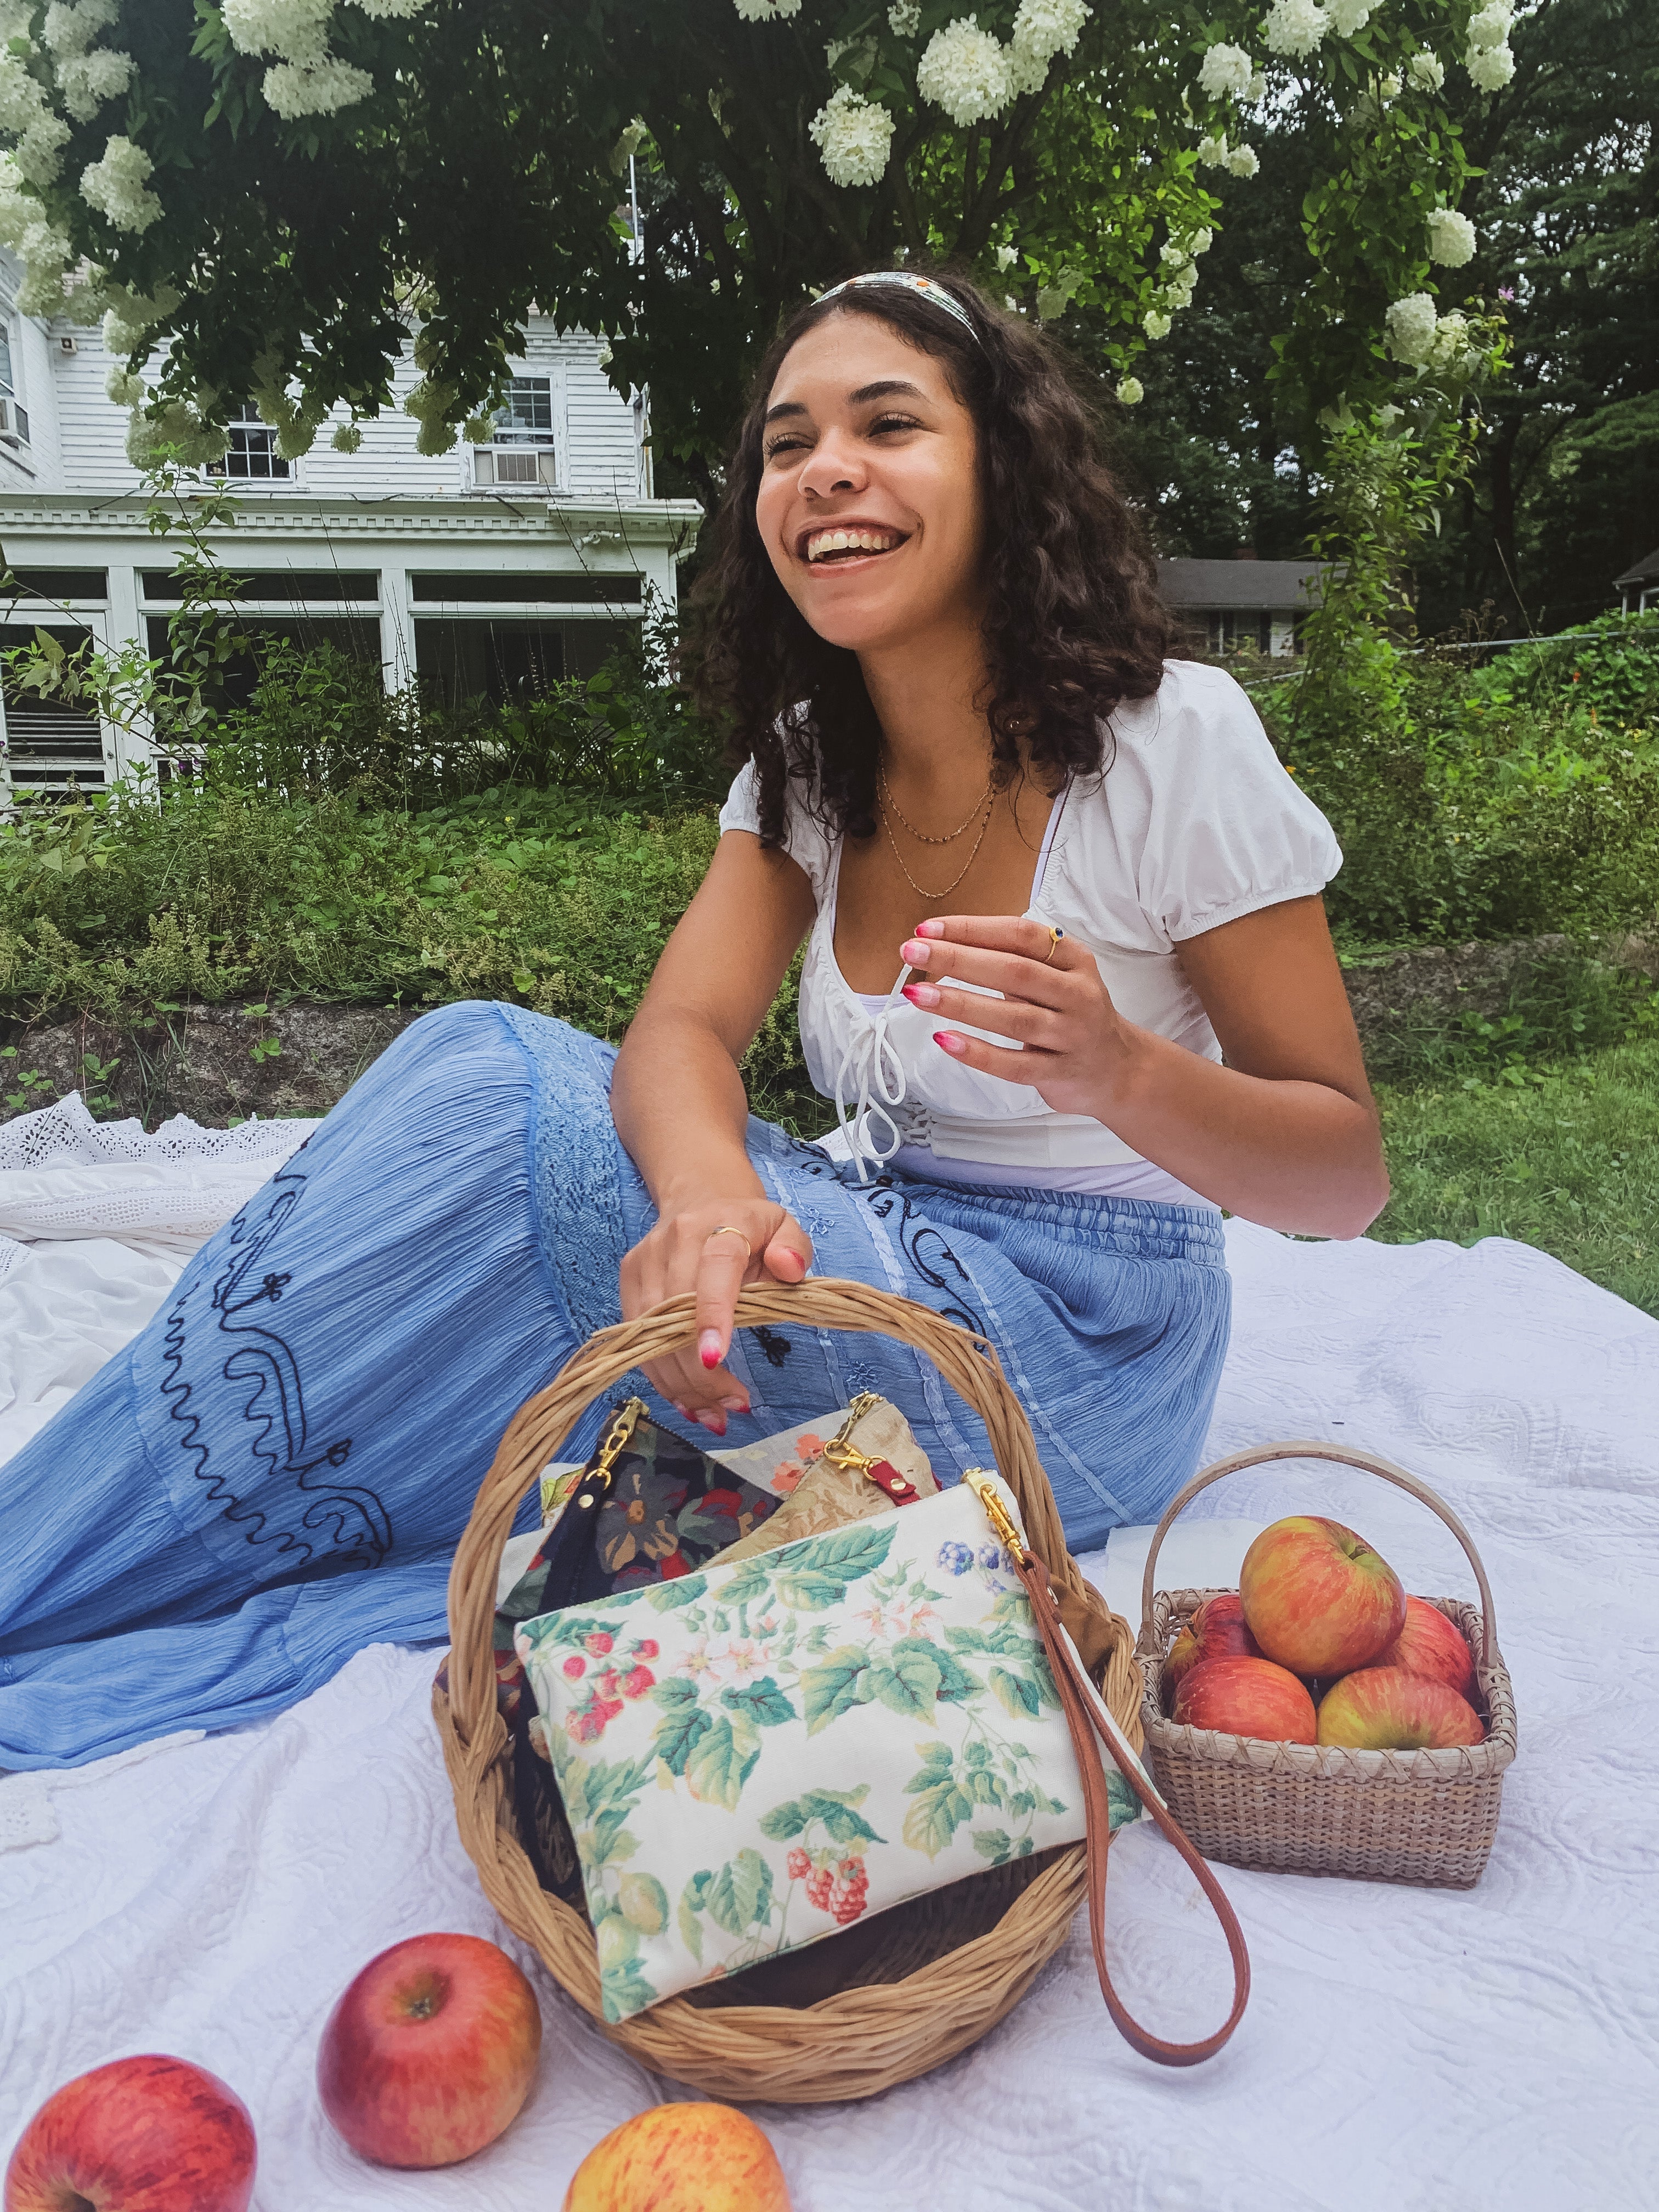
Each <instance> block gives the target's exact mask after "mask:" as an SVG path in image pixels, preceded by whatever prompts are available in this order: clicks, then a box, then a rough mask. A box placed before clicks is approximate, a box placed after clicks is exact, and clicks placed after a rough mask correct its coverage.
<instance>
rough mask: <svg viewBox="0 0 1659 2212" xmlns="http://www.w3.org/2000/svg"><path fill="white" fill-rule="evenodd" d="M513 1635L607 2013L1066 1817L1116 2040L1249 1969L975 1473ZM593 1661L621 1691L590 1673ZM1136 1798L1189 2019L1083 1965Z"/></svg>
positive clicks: (760, 1952) (1227, 1912)
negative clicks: (1188, 1900)
mask: <svg viewBox="0 0 1659 2212" xmlns="http://www.w3.org/2000/svg"><path fill="white" fill-rule="evenodd" d="M515 1643H516V1650H517V1656H518V1657H519V1658H520V1661H521V1662H522V1663H523V1665H524V1667H525V1668H526V1672H527V1674H528V1677H529V1681H530V1684H531V1686H532V1688H533V1690H534V1693H535V1700H536V1704H537V1706H538V1709H539V1713H540V1716H541V1724H542V1728H543V1729H544V1742H545V1747H546V1750H547V1752H548V1754H549V1756H550V1759H551V1764H552V1771H553V1775H554V1778H556V1783H557V1787H558V1790H559V1793H560V1796H561V1797H562V1802H563V1808H564V1811H565V1813H566V1814H567V1815H568V1822H569V1828H570V1831H571V1832H572V1834H573V1836H574V1846H575V1851H576V1855H577V1858H578V1861H579V1865H580V1880H581V1885H582V1889H583V1892H584V1893H585V1897H586V1907H587V1912H588V1917H589V1918H590V1920H591V1921H592V1925H593V1929H594V1931H595V1936H596V1938H597V1942H598V1948H599V1966H600V1971H601V1997H602V2002H603V2005H604V2009H605V2017H606V2019H607V2020H609V2021H626V2020H628V2019H630V2018H631V2017H632V2016H633V2015H635V2014H636V2013H639V2012H641V2011H643V2010H645V2009H646V2008H647V2007H649V2006H651V2005H653V2004H656V2003H658V2002H660V2001H661V2000H662V1999H663V1998H665V1997H667V1996H671V1995H673V1994H675V1993H676V1992H678V1991H681V1990H687V1989H689V1988H690V1987H692V1986H693V1985H694V1984H698V1983H702V1982H706V1981H713V1980H718V1979H720V1978H724V1977H726V1976H729V1975H732V1974H737V1973H739V1972H743V1971H744V1969H746V1968H748V1967H750V1966H756V1965H758V1964H759V1963H760V1962H762V1961H763V1960H771V1959H777V1958H781V1957H782V1956H783V1955H785V1954H788V1953H790V1952H793V1951H796V1950H799V1949H801V1948H804V1947H805V1946H808V1945H811V1944H813V1943H816V1942H819V1941H820V1940H822V1939H823V1937H825V1936H834V1935H835V1934H836V1933H837V1932H838V1930H840V1929H843V1928H846V1927H848V1926H850V1925H851V1924H852V1923H854V1921H856V1920H858V1919H860V1918H861V1917H864V1916H866V1915H868V1914H875V1913H879V1912H881V1911H885V1910H888V1909H890V1908H891V1907H894V1906H897V1905H902V1903H903V1902H904V1901H905V1900H907V1899H911V1898H915V1897H917V1896H920V1895H921V1894H923V1893H926V1892H927V1891H930V1890H933V1889H938V1888H940V1887H944V1886H945V1884H947V1883H951V1882H955V1881H960V1880H962V1879H963V1878H964V1877H965V1876H968V1875H973V1874H975V1873H981V1872H983V1871H984V1870H985V1869H987V1868H990V1867H994V1866H998V1865H1003V1864H1007V1863H1010V1862H1012V1861H1017V1860H1019V1859H1022V1858H1026V1857H1032V1856H1034V1855H1035V1854H1036V1853H1037V1852H1040V1851H1042V1850H1046V1849H1048V1847H1050V1846H1052V1845H1055V1844H1072V1843H1076V1842H1079V1841H1081V1840H1085V1839H1086V1842H1087V1845H1088V1890H1089V1904H1090V1919H1091V1934H1092V1936H1093V1942H1094V1954H1095V1960H1096V1965H1097V1970H1098V1972H1099V1977H1100V1983H1101V1989H1102V1992H1103V1996H1104V1997H1105V2001H1106V2003H1107V2005H1108V2008H1109V2010H1110V2011H1111V2014H1112V2017H1113V2019H1114V2020H1115V2021H1116V2023H1117V2025H1118V2027H1120V2028H1121V2031H1122V2032H1123V2033H1124V2034H1125V2035H1126V2036H1127V2038H1128V2039H1129V2041H1130V2042H1131V2043H1132V2044H1133V2045H1134V2047H1135V2048H1136V2049H1137V2050H1139V2051H1141V2052H1142V2053H1143V2054H1144V2055H1146V2057H1152V2058H1156V2059H1158V2060H1160V2061H1161V2062H1162V2063H1166V2064H1172V2065H1187V2064H1191V2063H1194V2062H1195V2061H1197V2060H1199V2059H1201V2058H1206V2057H1209V2056H1210V2055H1211V2054H1212V2052H1213V2051H1217V2050H1219V2048H1220V2047H1221V2045H1223V2044H1224V2043H1225V2041H1226V2040H1227V2038H1228V2037H1229V2036H1230V2035H1231V2033H1232V2031H1233V2028H1234V2027H1236V2026H1237V2022H1238V2020H1239V2018H1240V2016H1241V2015H1242V2014H1243V2008H1244V2003H1245V2000H1246V1997H1247V1995H1248V1992H1249V1960H1248V1959H1247V1957H1246V1954H1245V1950H1244V1944H1243V1936H1242V1935H1241V1933H1240V1931H1239V1928H1238V1923H1237V1919H1236V1918H1235V1917H1234V1915H1233V1912H1232V1908H1231V1905H1229V1904H1228V1902H1227V1899H1226V1898H1225V1894H1224V1893H1223V1892H1222V1891H1221V1889H1220V1887H1219V1886H1218V1883H1217V1882H1216V1881H1215V1878H1214V1876H1213V1875H1212V1874H1211V1872H1210V1869H1209V1868H1208V1867H1207V1866H1206V1864H1205V1863H1204V1862H1203V1861H1202V1860H1201V1859H1200V1857H1198V1855H1197V1853H1196V1852H1195V1851H1194V1850H1193V1848H1192V1846H1191V1845H1190V1844H1188V1842H1187V1839H1186V1838H1185V1837H1184V1836H1183V1835H1182V1832H1181V1830H1180V1829H1179V1827H1178V1826H1176V1824H1175V1822H1174V1821H1173V1820H1171V1819H1170V1815H1169V1814H1168V1812H1167V1810H1166V1808H1164V1803H1163V1801H1162V1799H1161V1798H1160V1797H1159V1796H1158V1792H1157V1790H1155V1789H1154V1787H1153V1785H1152V1783H1151V1781H1150V1780H1149V1779H1148V1778H1147V1776H1146V1771H1145V1770H1144V1769H1143V1767H1142V1766H1141V1764H1140V1762H1139V1759H1137V1757H1136V1756H1135V1753H1134V1752H1133V1748H1132V1747H1131V1746H1130V1745H1129V1743H1128V1741H1127V1739H1126V1738H1125V1737H1124V1735H1123V1734H1122V1731H1121V1729H1120V1728H1119V1727H1118V1724H1117V1723H1116V1722H1115V1720H1114V1719H1113V1718H1112V1717H1111V1715H1110V1713H1109V1711H1107V1709H1106V1707H1105V1705H1103V1702H1102V1700H1101V1699H1100V1697H1099V1695H1098V1694H1097V1692H1096V1690H1095V1688H1094V1686H1093V1684H1092V1683H1091V1681H1090V1680H1089V1677H1088V1674H1087V1672H1086V1669H1085V1664H1084V1662H1083V1660H1082V1659H1081V1658H1080V1657H1079V1653H1078V1650H1077V1648H1076V1646H1075V1645H1074V1644H1073V1642H1072V1639H1071V1638H1070V1637H1069V1636H1068V1634H1067V1632H1066V1628H1065V1626H1063V1625H1062V1622H1061V1620H1060V1611H1059V1607H1058V1603H1057V1601H1056V1599H1055V1597H1054V1593H1053V1591H1052V1589H1050V1586H1049V1581H1048V1571H1047V1569H1046V1568H1045V1566H1044V1565H1043V1564H1042V1560H1041V1559H1038V1558H1037V1556H1036V1554H1035V1553H1033V1552H1031V1551H1030V1549H1029V1547H1027V1545H1026V1543H1025V1541H1024V1534H1023V1532H1022V1530H1021V1528H1020V1526H1019V1519H1018V1507H1017V1505H1016V1503H1015V1500H1014V1498H1013V1494H1012V1492H1011V1491H1010V1490H1009V1489H1008V1487H1007V1486H1006V1484H1005V1483H1004V1482H1003V1481H1002V1480H1001V1479H1000V1477H999V1476H997V1475H996V1474H992V1473H987V1471H985V1470H983V1469H979V1468H975V1469H970V1470H969V1473H968V1474H967V1475H966V1476H965V1477H964V1478H963V1481H962V1482H961V1483H960V1484H958V1485H957V1486H954V1487H952V1488H951V1489H949V1490H946V1491H944V1492H939V1494H937V1495H935V1496H933V1497H931V1498H912V1499H910V1500H908V1501H906V1510H902V1511H894V1510H879V1511H878V1512H877V1514H876V1515H875V1516H874V1517H871V1518H865V1519H860V1520H858V1521H854V1522H851V1523H850V1524H848V1525H846V1526H842V1527H839V1528H831V1529H829V1530H828V1531H827V1532H824V1533H820V1534H808V1535H805V1536H803V1537H801V1538H799V1539H798V1540H797V1541H793V1542H789V1543H784V1544H781V1545H777V1546H775V1547H773V1548H771V1549H769V1550H765V1551H751V1552H750V1555H749V1556H746V1557H740V1558H738V1559H732V1560H729V1561H728V1560H726V1559H717V1560H715V1561H714V1562H713V1563H712V1564H710V1565H707V1566H704V1567H702V1568H701V1569H699V1570H697V1571H694V1572H691V1573H689V1574H681V1575H679V1576H677V1577H673V1578H672V1579H670V1580H666V1581H660V1582H657V1583H641V1584H638V1585H635V1586H634V1587H623V1588H616V1587H613V1588H612V1589H611V1591H610V1592H609V1594H608V1595H605V1596H604V1597H603V1598H599V1599H596V1600H591V1601H580V1602H577V1603H574V1604H569V1605H567V1606H564V1607H562V1609H560V1610H557V1611H547V1612H544V1613H539V1614H537V1615H535V1616H533V1617H531V1618H527V1619H524V1620H521V1622H520V1626H519V1627H518V1629H517V1631H516V1636H515ZM596 1674H601V1675H603V1676H604V1677H605V1678H606V1679H608V1680H611V1682H612V1683H613V1684H625V1685H626V1693H625V1694H623V1695H621V1696H614V1697H604V1696H596V1694H595V1689H596V1680H595V1678H596ZM1102 1747H1103V1748H1104V1749H1105V1750H1106V1751H1107V1752H1108V1753H1109V1754H1110V1759H1111V1762H1112V1764H1111V1767H1110V1769H1107V1768H1106V1767H1104V1766H1103V1764H1102V1759H1101V1755H1100V1753H1101V1748H1102ZM1138 1804H1139V1806H1144V1807H1145V1808H1146V1810H1147V1811H1148V1812H1149V1813H1150V1814H1152V1817H1153V1819H1154V1820H1156V1821H1157V1823H1158V1826H1159V1827H1160V1828H1161V1829H1162V1830H1163V1831H1164V1833H1165V1834H1166V1835H1168V1836H1169V1837H1170V1840H1171V1841H1172V1842H1174V1843H1175V1844H1176V1848H1177V1849H1178V1850H1180V1851H1181V1852H1182V1857H1184V1858H1185V1860H1186V1862H1187V1863H1188V1866H1189V1867H1190V1869H1192V1871H1193V1873H1194V1875H1195V1877H1196V1878H1197V1880H1198V1881H1199V1883H1200V1887H1202V1889H1203V1891H1204V1893H1205V1894H1206V1896H1207V1897H1208V1899H1209V1900H1210V1902H1211V1904H1212V1906H1213V1907H1214V1909H1215V1911H1216V1912H1217V1914H1218V1917H1219V1918H1220V1920H1221V1923H1222V1927H1223V1930H1224V1933H1225V1936H1226V1939H1227V1943H1228V1948H1229V1950H1230V1952H1231V1957H1232V1962H1233V1970H1234V1998H1233V2005H1232V2009H1231V2014H1230V2015H1229V2017H1228V2019H1227V2021H1225V2024H1224V2026H1223V2027H1221V2028H1219V2029H1218V2031H1217V2032H1216V2033H1214V2034H1213V2035H1212V2036H1210V2037H1208V2038H1206V2039H1204V2040H1203V2041H1201V2042H1199V2043H1193V2044H1173V2043H1169V2042H1165V2041H1164V2040H1163V2039H1160V2038H1158V2037H1156V2036H1153V2035H1152V2034H1150V2033H1148V2032H1147V2031H1146V2029H1144V2028H1142V2027H1140V2026H1139V2024H1138V2023H1137V2022H1136V2021H1133V2019H1132V2018H1131V2017H1130V2015H1128V2014H1127V2011H1126V2010H1125V2009H1124V2008H1123V2006H1122V2004H1121V2001H1120V2000H1119V1999H1118V1997H1117V1996H1116V1993H1115V1990H1114V1988H1113V1986H1112V1983H1111V1979H1110V1976H1109V1972H1108V1969H1107V1964H1106V1956H1105V1949H1104V1937H1103V1910H1104V1890H1105V1874H1106V1846H1107V1843H1108V1840H1109V1835H1110V1832H1111V1831H1112V1830H1113V1829H1114V1828H1115V1827H1116V1826H1119V1825H1121V1823H1122V1822H1123V1821H1124V1820H1130V1819H1133V1818H1134V1817H1135V1815H1136V1811H1137V1806H1138Z"/></svg>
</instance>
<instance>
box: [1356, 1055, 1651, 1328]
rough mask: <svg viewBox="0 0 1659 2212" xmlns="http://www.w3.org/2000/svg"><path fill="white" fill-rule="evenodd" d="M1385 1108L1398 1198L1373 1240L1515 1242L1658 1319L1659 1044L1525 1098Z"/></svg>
mask: <svg viewBox="0 0 1659 2212" xmlns="http://www.w3.org/2000/svg"><path fill="white" fill-rule="evenodd" d="M1377 1095H1378V1098H1379V1101H1380V1103H1381V1105H1382V1109H1383V1134H1384V1137H1385V1139H1386V1141H1387V1146H1388V1155H1389V1172H1390V1173H1391V1175H1392V1176H1393V1178H1394V1196H1393V1197H1392V1198H1391V1199H1390V1200H1389V1205H1388V1208H1387V1211H1386V1212H1384V1213H1383V1218H1382V1219H1381V1220H1380V1221H1379V1222H1378V1223H1377V1225H1376V1228H1375V1230H1373V1231H1372V1232H1371V1233H1372V1234H1373V1235H1374V1236H1376V1237H1382V1238H1383V1239H1384V1240H1385V1241H1386V1242H1388V1243H1395V1244H1405V1243H1412V1242H1413V1241H1414V1240H1415V1239H1417V1238H1419V1237H1450V1238H1453V1239H1454V1240H1455V1242H1456V1243H1460V1244H1468V1243H1474V1240H1475V1239H1476V1238H1477V1237H1514V1238H1516V1241H1517V1242H1519V1243H1524V1244H1536V1245H1538V1246H1539V1247H1540V1248H1541V1249H1542V1250H1544V1251H1546V1252H1552V1253H1553V1254H1554V1255H1555V1256H1556V1258H1557V1259H1559V1260H1565V1261H1566V1263H1567V1265H1568V1266H1569V1267H1576V1268H1577V1270H1578V1272H1579V1273H1581V1274H1583V1275H1588V1276H1589V1278H1590V1279H1591V1281H1592V1282H1596V1283H1600V1284H1601V1285H1604V1287H1605V1288H1606V1289H1607V1290H1610V1291H1616V1292H1617V1293H1618V1295H1619V1296H1620V1297H1621V1298H1628V1299H1629V1301H1630V1303H1631V1304H1632V1305H1636V1306H1640V1307H1641V1308H1642V1309H1643V1310H1644V1312H1647V1313H1650V1314H1653V1315H1656V1316H1659V1039H1655V1038H1643V1039H1640V1040H1638V1041H1637V1042H1631V1043H1628V1044H1623V1045H1615V1046H1612V1047H1609V1048H1605V1049H1603V1050H1601V1051H1600V1052H1593V1053H1587V1054H1584V1055H1583V1058H1582V1059H1578V1060H1572V1061H1571V1062H1569V1063H1567V1064H1566V1065H1565V1066H1562V1067H1560V1068H1559V1069H1558V1070H1556V1071H1554V1072H1553V1073H1547V1074H1544V1075H1543V1076H1542V1077H1541V1079H1538V1078H1534V1079H1530V1080H1528V1082H1527V1084H1526V1085H1525V1087H1524V1088H1521V1089H1514V1088H1510V1086H1509V1085H1496V1086H1490V1087H1486V1088H1483V1089H1480V1090H1466V1089H1463V1088H1462V1087H1457V1086H1454V1085H1446V1086H1445V1087H1443V1088H1431V1087H1425V1086H1416V1087H1413V1088H1410V1089H1407V1088H1404V1087H1380V1088H1379V1091H1378V1094H1377Z"/></svg>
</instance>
